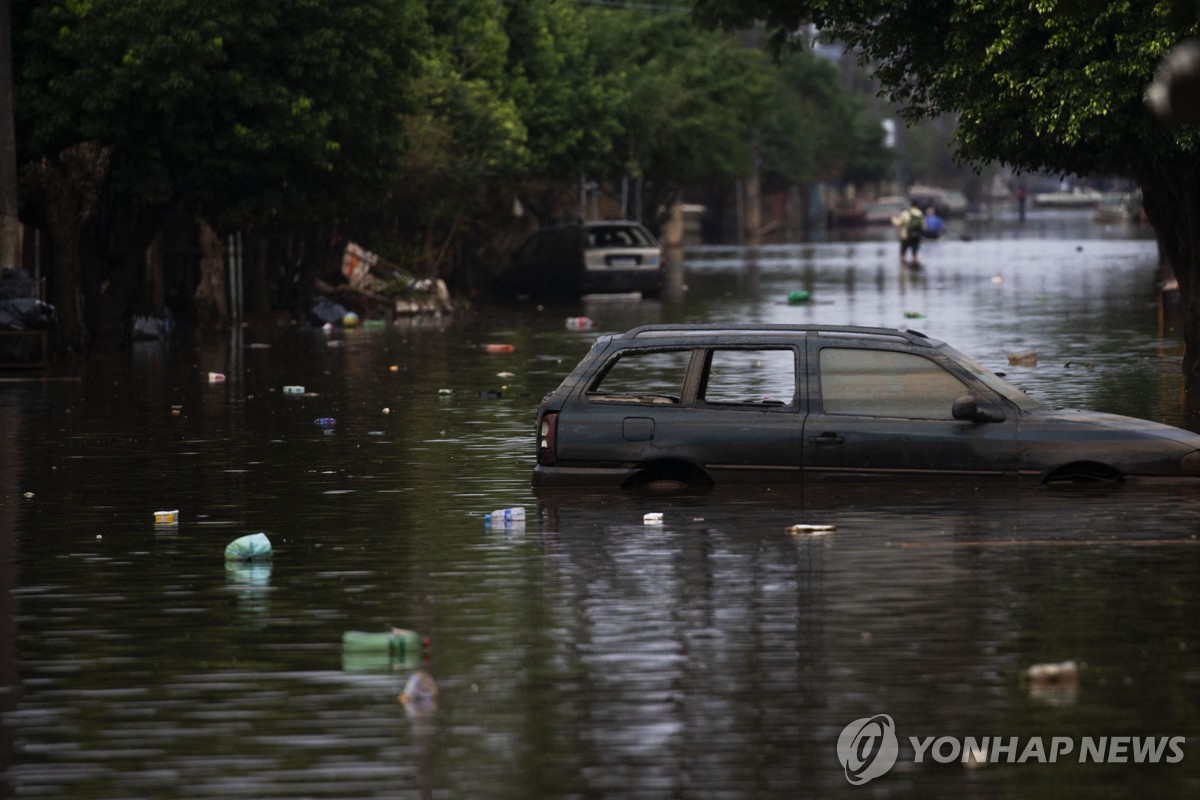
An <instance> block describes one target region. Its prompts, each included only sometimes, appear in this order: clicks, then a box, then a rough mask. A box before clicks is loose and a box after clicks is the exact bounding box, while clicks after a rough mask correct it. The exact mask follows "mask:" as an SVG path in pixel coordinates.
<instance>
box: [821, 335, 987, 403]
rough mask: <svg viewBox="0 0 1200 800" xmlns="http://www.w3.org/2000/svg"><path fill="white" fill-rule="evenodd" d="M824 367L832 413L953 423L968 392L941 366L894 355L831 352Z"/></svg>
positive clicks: (824, 395)
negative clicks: (958, 403)
mask: <svg viewBox="0 0 1200 800" xmlns="http://www.w3.org/2000/svg"><path fill="white" fill-rule="evenodd" d="M820 368H821V378H820V382H821V407H822V408H823V409H824V411H825V413H826V414H855V415H861V416H870V417H902V418H907V419H953V418H954V416H953V414H952V413H951V412H952V409H953V408H954V401H955V400H956V399H958V398H959V397H961V396H962V395H963V394H965V393H966V391H967V389H966V386H965V385H964V384H963V382H962V381H960V380H959V379H958V378H956V377H955V376H953V375H951V374H950V373H949V372H947V371H946V370H945V369H943V368H942V366H941V365H940V364H938V363H937V362H935V361H931V360H930V359H928V358H924V357H922V356H918V355H914V354H912V353H900V352H896V351H893V350H857V349H851V348H840V347H826V348H824V349H822V350H821V355H820Z"/></svg>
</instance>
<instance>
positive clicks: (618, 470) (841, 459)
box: [533, 325, 1200, 487]
mask: <svg viewBox="0 0 1200 800" xmlns="http://www.w3.org/2000/svg"><path fill="white" fill-rule="evenodd" d="M536 430H537V466H536V467H535V469H534V475H533V483H534V485H535V486H538V487H555V486H588V485H592V486H601V485H607V486H622V487H632V486H641V485H646V484H652V483H653V484H659V483H662V482H666V483H667V484H668V485H670V484H687V485H698V486H705V485H719V484H733V483H753V484H795V485H799V484H804V485H812V484H817V483H831V482H837V481H852V480H862V479H871V480H877V479H880V478H896V479H910V480H911V479H924V478H926V477H954V476H959V477H969V478H984V477H989V476H990V477H996V478H1009V479H1012V480H1016V479H1018V478H1028V479H1033V480H1037V481H1043V482H1057V481H1119V480H1125V479H1128V478H1143V477H1151V478H1181V477H1187V478H1197V477H1200V435H1198V434H1195V433H1191V432H1189V431H1185V430H1182V429H1180V428H1174V427H1171V426H1169V425H1164V424H1161V423H1156V422H1149V421H1146V420H1141V419H1135V418H1132V417H1123V416H1118V415H1115V414H1105V413H1099V412H1091V411H1079V410H1067V409H1052V408H1048V407H1046V406H1044V405H1042V404H1041V403H1039V402H1037V401H1036V400H1034V399H1032V398H1031V397H1029V396H1028V395H1026V394H1025V393H1023V392H1022V391H1021V390H1020V389H1018V388H1016V387H1015V386H1013V385H1011V384H1009V383H1008V382H1006V381H1005V380H1003V379H1002V378H1001V377H999V376H997V375H996V374H995V373H993V372H990V371H989V370H987V369H986V368H984V367H983V366H981V365H980V364H978V363H976V362H975V361H974V360H972V359H971V358H969V357H967V356H965V355H963V354H962V353H960V352H958V351H957V350H955V349H954V348H952V347H950V346H949V345H947V344H945V343H943V342H940V341H937V340H935V339H931V338H929V337H927V336H925V335H923V334H920V333H917V332H915V331H911V330H908V331H901V330H894V329H889V328H865V327H841V326H835V327H830V326H816V325H722V326H711V325H645V326H642V327H638V328H634V329H633V330H630V331H628V332H626V333H623V334H618V335H607V336H602V337H600V338H599V339H598V340H597V341H596V343H595V345H594V346H593V347H592V349H591V351H590V352H589V353H588V354H587V356H585V357H584V359H583V360H582V361H581V362H580V363H579V365H578V366H576V367H575V369H574V370H573V371H572V372H571V374H570V375H568V376H567V378H566V379H565V380H564V381H563V382H562V384H561V385H560V386H559V387H558V388H557V389H556V390H554V391H553V392H551V393H550V394H549V395H547V396H546V398H545V399H544V400H543V401H542V402H541V404H540V405H539V407H538V414H537V429H536Z"/></svg>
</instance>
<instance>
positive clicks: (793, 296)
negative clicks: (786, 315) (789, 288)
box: [787, 289, 811, 305]
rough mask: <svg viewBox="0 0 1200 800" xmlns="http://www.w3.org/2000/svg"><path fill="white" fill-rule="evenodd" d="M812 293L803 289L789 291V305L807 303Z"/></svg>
mask: <svg viewBox="0 0 1200 800" xmlns="http://www.w3.org/2000/svg"><path fill="white" fill-rule="evenodd" d="M810 297H811V295H810V294H809V293H808V292H806V291H805V290H803V289H797V290H796V291H794V292H788V296H787V301H788V304H789V305H797V304H799V303H807V302H808V301H809V298H810Z"/></svg>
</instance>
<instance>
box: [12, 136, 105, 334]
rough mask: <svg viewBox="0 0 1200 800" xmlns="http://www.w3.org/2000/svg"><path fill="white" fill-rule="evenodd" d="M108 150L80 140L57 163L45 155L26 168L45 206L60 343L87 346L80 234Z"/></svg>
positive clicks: (99, 183) (91, 211) (93, 207)
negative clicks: (51, 254) (39, 161)
mask: <svg viewBox="0 0 1200 800" xmlns="http://www.w3.org/2000/svg"><path fill="white" fill-rule="evenodd" d="M108 158H109V152H108V150H107V149H106V148H104V147H101V146H100V145H98V144H96V143H94V142H85V143H83V144H77V145H75V146H74V147H71V148H68V149H67V150H64V151H63V152H62V153H60V154H59V156H58V163H56V164H52V163H50V162H49V160H45V159H43V160H42V161H41V163H39V164H36V165H34V166H33V167H31V168H30V170H29V171H28V172H27V173H26V181H27V184H28V186H29V189H30V194H31V195H33V196H35V197H37V198H38V199H39V200H40V201H41V203H42V206H43V207H44V209H45V213H46V220H47V224H48V226H49V228H50V240H51V241H52V242H53V245H54V246H53V254H54V261H53V263H52V264H51V266H50V270H49V278H50V280H49V284H50V298H51V300H52V305H53V306H54V308H55V311H56V313H57V315H58V343H59V347H60V349H63V350H66V351H67V352H71V353H75V354H83V353H86V352H87V346H88V325H87V315H86V313H85V311H86V308H85V302H84V287H83V266H82V251H81V241H80V237H81V234H82V231H83V228H84V225H85V224H86V222H87V221H88V219H90V218H91V217H92V215H93V214H94V213H95V210H96V201H97V198H98V196H99V193H100V188H101V187H102V186H103V184H104V179H105V177H106V176H107V175H108Z"/></svg>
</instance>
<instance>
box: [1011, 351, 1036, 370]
mask: <svg viewBox="0 0 1200 800" xmlns="http://www.w3.org/2000/svg"><path fill="white" fill-rule="evenodd" d="M1008 365H1009V366H1010V367H1036V366H1037V350H1022V351H1020V352H1019V353H1009V354H1008Z"/></svg>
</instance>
